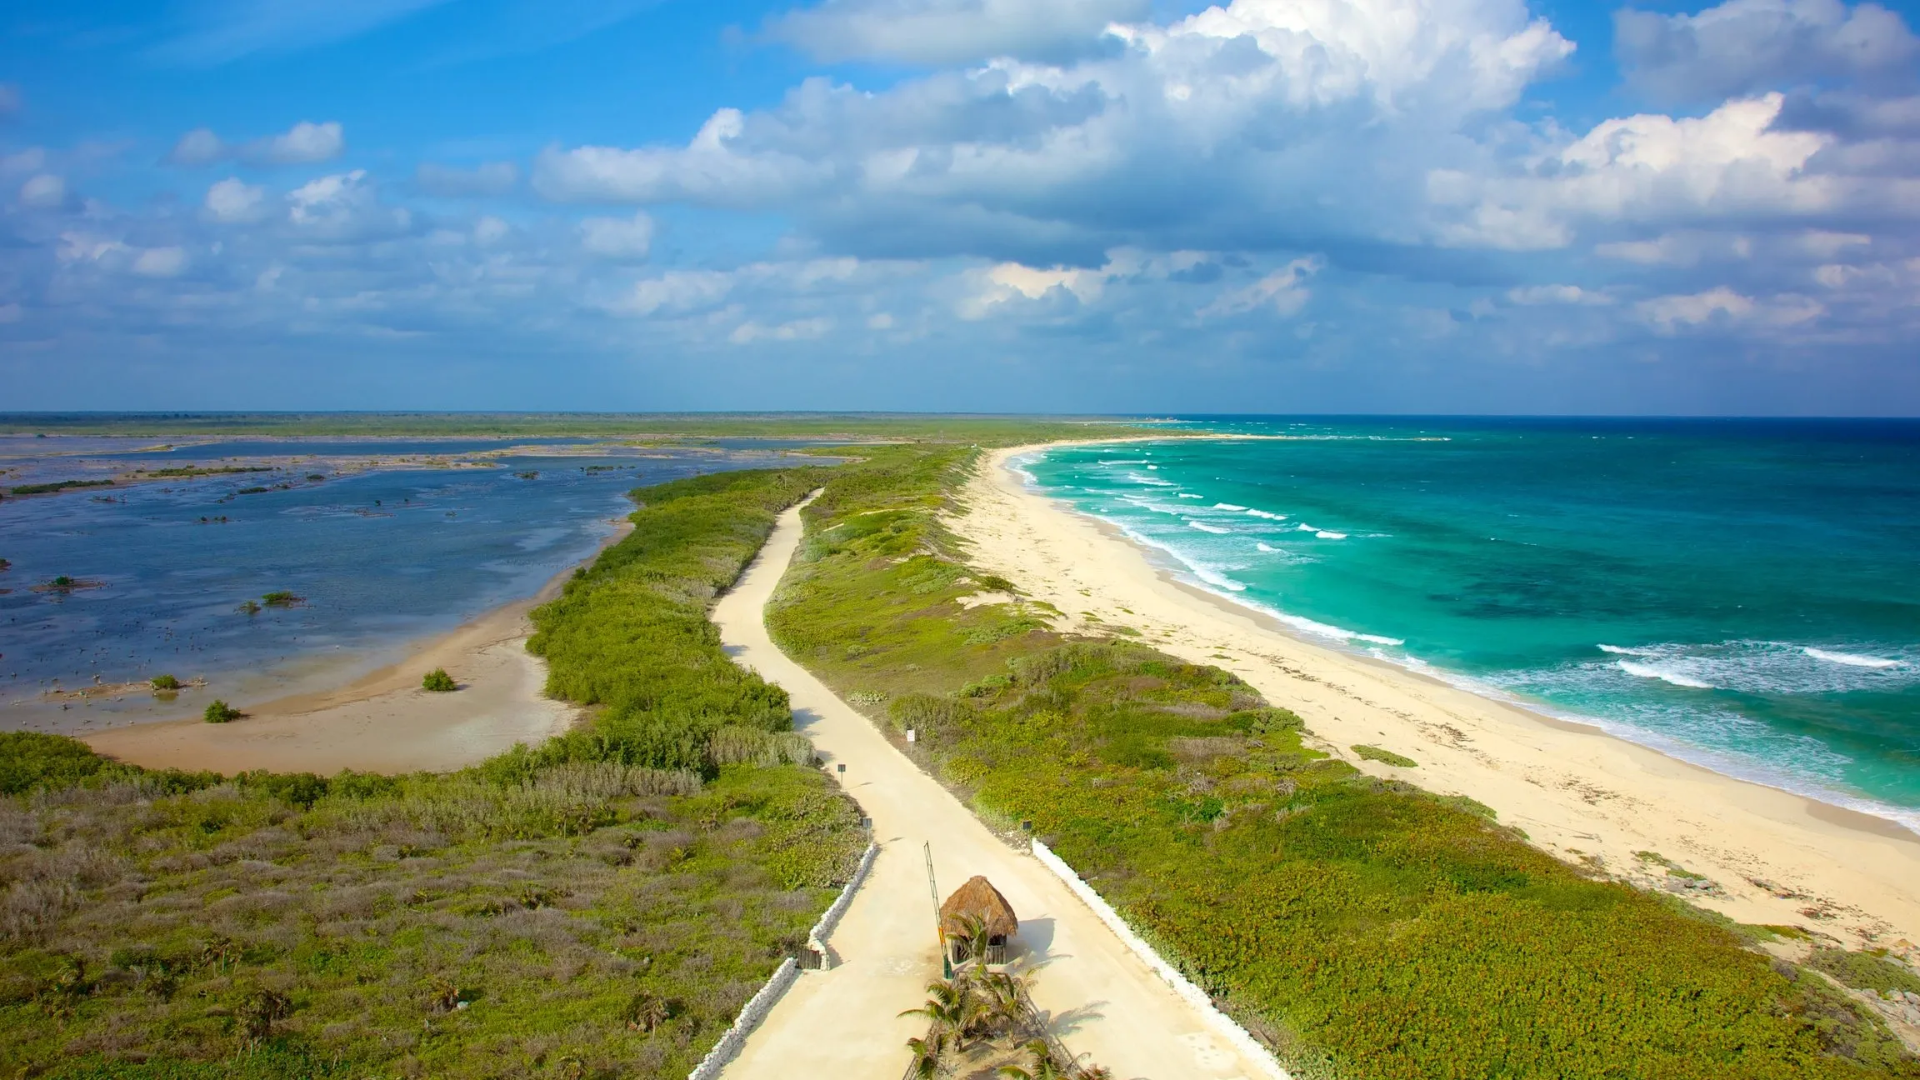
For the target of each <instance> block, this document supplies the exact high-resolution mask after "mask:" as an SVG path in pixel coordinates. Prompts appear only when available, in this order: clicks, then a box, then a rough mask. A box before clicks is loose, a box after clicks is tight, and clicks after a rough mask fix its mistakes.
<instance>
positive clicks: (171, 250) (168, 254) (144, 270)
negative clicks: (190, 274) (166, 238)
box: [132, 247, 187, 278]
mask: <svg viewBox="0 0 1920 1080" xmlns="http://www.w3.org/2000/svg"><path fill="white" fill-rule="evenodd" d="M186 268H187V253H186V251H185V249H183V248H178V247H160V248H148V249H146V250H145V251H142V252H141V253H140V254H138V255H136V256H134V259H133V266H132V270H133V272H134V273H136V274H139V275H140V276H141V277H152V278H170V277H178V276H179V275H180V272H181V271H183V270H185V269H186Z"/></svg>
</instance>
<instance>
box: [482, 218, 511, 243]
mask: <svg viewBox="0 0 1920 1080" xmlns="http://www.w3.org/2000/svg"><path fill="white" fill-rule="evenodd" d="M512 233H513V226H511V225H509V224H507V223H506V221H504V220H502V219H500V218H497V217H494V216H493V215H491V214H487V215H484V216H482V217H481V218H480V220H478V221H476V222H474V223H473V242H474V243H476V244H479V245H480V246H481V247H486V246H488V245H490V244H497V243H499V242H500V241H502V240H505V239H506V238H507V237H508V236H510V235H512Z"/></svg>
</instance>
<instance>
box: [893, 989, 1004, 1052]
mask: <svg viewBox="0 0 1920 1080" xmlns="http://www.w3.org/2000/svg"><path fill="white" fill-rule="evenodd" d="M900 1015H901V1016H924V1017H926V1018H927V1019H928V1020H931V1021H933V1030H934V1031H935V1032H946V1033H948V1034H950V1035H952V1036H953V1037H954V1038H955V1039H967V1038H971V1037H973V1036H975V1035H978V1034H980V1033H981V1031H982V1030H983V1029H984V1027H985V1026H986V1022H987V1019H988V1009H987V1003H986V1002H984V1001H982V1000H981V999H980V996H979V995H978V994H976V993H975V992H974V989H973V985H972V983H971V982H970V981H968V980H966V979H954V980H953V981H951V982H949V981H947V980H945V979H935V980H933V981H932V982H930V983H928V984H927V1003H926V1004H924V1005H922V1006H920V1007H919V1008H917V1009H903V1010H901V1012H900Z"/></svg>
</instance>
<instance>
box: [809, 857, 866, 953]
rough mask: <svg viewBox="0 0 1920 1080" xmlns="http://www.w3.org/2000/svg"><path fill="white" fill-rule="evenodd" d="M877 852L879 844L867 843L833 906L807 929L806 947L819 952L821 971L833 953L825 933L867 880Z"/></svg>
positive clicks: (831, 931) (845, 909)
mask: <svg viewBox="0 0 1920 1080" xmlns="http://www.w3.org/2000/svg"><path fill="white" fill-rule="evenodd" d="M879 854H880V845H879V844H874V843H869V844H868V845H867V853H866V854H865V855H862V856H860V865H859V866H858V867H856V868H855V869H854V871H853V877H851V878H849V879H847V887H846V888H844V889H841V890H840V895H839V897H838V898H836V899H835V900H834V902H833V906H832V907H829V908H827V910H826V911H825V912H824V913H822V914H821V916H820V921H819V922H817V923H814V924H813V929H812V930H809V931H807V948H809V949H812V950H813V951H814V952H817V953H819V954H820V968H821V970H823V971H824V970H826V969H827V968H828V967H830V966H832V963H831V961H832V958H833V954H832V953H830V952H828V951H827V935H828V934H831V933H833V928H834V927H836V926H838V925H840V916H842V915H845V914H846V913H847V907H848V905H850V904H852V903H853V894H854V892H855V891H857V890H858V889H859V888H860V883H861V882H863V881H865V880H867V871H869V870H872V869H873V860H874V857H875V856H876V855H879Z"/></svg>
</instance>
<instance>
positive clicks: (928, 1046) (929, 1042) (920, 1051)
mask: <svg viewBox="0 0 1920 1080" xmlns="http://www.w3.org/2000/svg"><path fill="white" fill-rule="evenodd" d="M947 1041H948V1035H947V1033H946V1032H944V1031H941V1030H939V1029H938V1028H936V1029H934V1030H933V1031H930V1032H928V1033H927V1037H926V1038H924V1039H908V1040H907V1049H909V1050H911V1051H913V1063H912V1066H911V1067H910V1069H909V1071H908V1073H907V1075H909V1076H911V1077H913V1078H914V1080H935V1078H936V1077H938V1076H939V1075H940V1061H941V1058H942V1057H944V1056H945V1054H946V1052H947Z"/></svg>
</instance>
